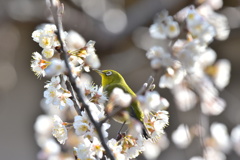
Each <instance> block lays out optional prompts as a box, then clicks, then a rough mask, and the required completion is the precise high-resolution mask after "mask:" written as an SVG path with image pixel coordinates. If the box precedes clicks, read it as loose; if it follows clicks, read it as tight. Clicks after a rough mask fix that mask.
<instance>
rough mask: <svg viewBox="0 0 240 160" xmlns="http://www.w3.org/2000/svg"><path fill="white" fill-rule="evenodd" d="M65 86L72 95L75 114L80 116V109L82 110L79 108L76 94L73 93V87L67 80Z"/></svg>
mask: <svg viewBox="0 0 240 160" xmlns="http://www.w3.org/2000/svg"><path fill="white" fill-rule="evenodd" d="M66 85H67V88H69V90H70V92H71V93H72V95H73V101H74V102H75V103H74V108H75V110H76V112H77V113H78V115H81V111H82V110H81V108H83V107H81V106H80V104H79V102H78V100H77V97H76V94H75V92H74V89H73V86H72V84H71V83H70V81H69V80H67V83H66Z"/></svg>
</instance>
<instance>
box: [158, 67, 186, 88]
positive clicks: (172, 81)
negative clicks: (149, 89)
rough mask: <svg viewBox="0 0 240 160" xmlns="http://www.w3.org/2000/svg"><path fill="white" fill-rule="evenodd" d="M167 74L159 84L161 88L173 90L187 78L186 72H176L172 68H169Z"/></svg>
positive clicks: (179, 70)
mask: <svg viewBox="0 0 240 160" xmlns="http://www.w3.org/2000/svg"><path fill="white" fill-rule="evenodd" d="M166 71H167V73H165V74H164V75H163V76H162V77H161V78H160V82H159V87H160V88H170V89H171V88H173V87H174V86H175V85H177V84H180V83H181V82H182V80H183V78H184V77H185V74H186V73H185V71H184V70H181V69H178V70H174V69H172V68H167V70H166Z"/></svg>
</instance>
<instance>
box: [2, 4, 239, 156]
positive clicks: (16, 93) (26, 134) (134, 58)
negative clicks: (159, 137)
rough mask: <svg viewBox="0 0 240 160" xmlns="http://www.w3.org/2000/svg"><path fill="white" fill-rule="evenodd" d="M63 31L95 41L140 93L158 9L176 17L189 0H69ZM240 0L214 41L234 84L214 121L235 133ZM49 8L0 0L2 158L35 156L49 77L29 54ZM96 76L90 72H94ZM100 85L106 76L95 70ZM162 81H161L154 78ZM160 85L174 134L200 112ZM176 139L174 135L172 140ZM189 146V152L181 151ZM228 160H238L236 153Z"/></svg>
mask: <svg viewBox="0 0 240 160" xmlns="http://www.w3.org/2000/svg"><path fill="white" fill-rule="evenodd" d="M62 2H63V3H64V4H65V14H64V16H63V25H64V27H65V30H66V31H68V30H75V31H77V32H78V33H80V34H81V35H82V36H83V37H84V38H85V39H86V41H88V40H94V41H96V46H95V47H96V49H97V52H96V53H97V54H98V56H99V58H100V60H101V64H102V65H101V69H110V68H111V69H114V70H117V71H119V72H120V73H122V74H123V76H124V77H125V79H126V81H127V82H128V84H129V85H130V86H131V87H132V89H133V90H134V91H137V90H138V89H139V88H140V87H141V86H142V84H143V83H144V82H145V81H146V80H147V79H148V77H149V75H151V73H152V70H151V68H150V65H149V60H147V58H146V56H145V53H146V51H145V50H144V49H146V48H149V47H150V46H152V45H153V44H156V41H154V40H153V39H151V38H150V36H149V34H148V31H147V27H149V25H151V24H152V23H153V18H154V15H155V14H156V13H158V12H159V11H161V10H163V9H166V10H168V11H169V13H170V15H173V14H175V13H176V12H177V11H179V10H180V9H182V8H184V7H185V6H187V5H190V4H193V3H194V2H195V1H191V0H169V1H165V0H72V1H71V0H63V1H62ZM239 4H240V1H239V0H224V1H223V8H222V9H220V10H219V11H218V12H219V13H222V14H224V15H226V16H227V18H228V21H229V25H230V28H231V32H230V35H229V38H228V39H227V40H225V41H214V42H213V43H212V44H211V45H210V46H211V47H212V48H213V49H214V50H215V51H216V52H217V55H218V58H226V59H229V60H230V62H231V64H232V70H231V81H230V84H229V85H228V86H227V87H226V89H225V90H224V91H222V92H221V97H223V98H224V99H225V100H226V102H227V108H226V110H225V111H224V112H223V113H222V114H221V115H219V116H215V117H211V118H210V121H218V122H221V123H224V124H226V125H227V128H228V130H229V132H230V131H231V129H232V128H233V127H234V126H236V125H237V124H239V123H240V116H239V113H240V110H239V107H240V106H239V104H240V94H239V91H240V85H239V82H240V71H239V69H240V55H239V54H240V6H239ZM49 15H50V12H49V10H48V9H47V7H46V2H45V0H8V1H5V0H1V1H0V127H1V131H0V159H2V160H13V159H18V160H33V159H36V155H37V152H38V151H39V149H40V148H39V147H38V146H37V144H36V142H35V138H34V129H33V125H34V122H35V119H36V117H37V116H38V115H39V114H41V113H43V111H42V110H41V108H40V100H41V99H42V97H43V91H44V88H43V86H44V83H45V81H46V80H47V79H45V78H42V79H40V80H39V79H37V77H36V76H35V75H34V74H33V72H32V71H31V69H30V61H31V53H32V52H34V51H39V52H40V51H41V48H40V47H39V46H38V44H37V43H35V42H34V41H33V40H32V38H31V34H32V32H33V31H34V30H35V28H36V26H37V25H39V24H41V23H48V22H49V19H51V18H49ZM91 74H92V73H91ZM92 76H93V79H94V81H95V82H96V83H97V84H100V78H99V77H98V76H97V75H96V74H94V73H93V74H92ZM156 83H158V79H157V80H156ZM157 90H158V91H159V92H160V93H161V95H162V96H164V97H165V98H167V99H168V100H169V101H170V108H169V112H170V125H169V126H168V127H167V128H166V132H167V135H168V133H169V136H170V135H171V133H172V131H173V130H175V129H176V128H177V126H178V124H179V123H180V122H185V123H188V122H191V119H194V116H196V111H195V110H191V111H189V112H187V113H184V112H180V111H177V110H176V107H174V103H173V102H172V96H171V94H170V92H169V91H168V90H167V89H159V88H158V87H157ZM169 138H170V137H169ZM171 144H172V142H171V140H170V146H169V148H168V149H167V150H165V151H163V152H162V153H161V159H169V160H175V159H178V160H185V159H189V157H191V156H192V155H194V154H195V153H196V152H195V150H199V149H200V146H197V145H196V146H194V145H192V146H191V147H190V149H188V150H187V149H186V150H181V149H178V148H176V147H175V146H174V145H171ZM183 151H184V152H183ZM227 159H230V160H238V159H239V157H237V155H236V153H235V152H234V151H232V152H231V154H230V155H228V157H227Z"/></svg>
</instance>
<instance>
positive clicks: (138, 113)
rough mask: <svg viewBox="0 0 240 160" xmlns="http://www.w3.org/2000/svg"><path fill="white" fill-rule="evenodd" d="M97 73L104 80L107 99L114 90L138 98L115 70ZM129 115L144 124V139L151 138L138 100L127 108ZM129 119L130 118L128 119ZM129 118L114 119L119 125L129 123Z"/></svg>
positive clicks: (120, 116) (119, 115)
mask: <svg viewBox="0 0 240 160" xmlns="http://www.w3.org/2000/svg"><path fill="white" fill-rule="evenodd" d="M94 71H96V72H97V73H98V74H99V75H100V76H101V78H102V82H101V83H102V84H101V85H102V87H103V91H104V92H107V97H109V96H110V95H111V93H112V91H113V90H114V88H116V87H117V88H120V89H122V90H123V91H124V92H125V93H128V94H130V95H131V96H132V97H136V94H135V93H134V92H133V91H132V89H131V88H130V87H129V86H128V85H127V83H126V81H125V80H124V78H123V76H122V75H121V74H120V73H118V72H117V71H115V70H97V69H95V70H94ZM127 111H128V113H129V115H130V116H131V117H133V118H135V119H137V120H138V121H139V122H140V123H141V124H142V135H143V136H144V138H146V139H148V138H151V136H150V134H149V132H148V129H147V128H146V125H145V123H144V113H143V111H142V109H141V106H140V103H139V101H137V100H133V101H132V102H131V104H130V106H129V107H128V108H127ZM127 117H128V118H127ZM129 118H130V117H129V116H124V114H123V113H119V114H117V116H114V117H113V119H114V120H115V121H117V122H119V123H123V124H125V123H126V122H128V121H129Z"/></svg>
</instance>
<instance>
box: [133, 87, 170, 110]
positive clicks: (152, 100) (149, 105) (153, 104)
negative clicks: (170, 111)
mask: <svg viewBox="0 0 240 160" xmlns="http://www.w3.org/2000/svg"><path fill="white" fill-rule="evenodd" d="M138 100H139V101H140V103H141V107H142V108H143V110H149V111H155V112H156V111H158V110H163V109H166V108H168V107H169V102H168V101H167V100H166V99H165V98H163V97H161V96H160V95H159V93H158V92H157V91H152V92H150V91H147V92H146V94H145V95H139V96H138Z"/></svg>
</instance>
